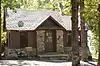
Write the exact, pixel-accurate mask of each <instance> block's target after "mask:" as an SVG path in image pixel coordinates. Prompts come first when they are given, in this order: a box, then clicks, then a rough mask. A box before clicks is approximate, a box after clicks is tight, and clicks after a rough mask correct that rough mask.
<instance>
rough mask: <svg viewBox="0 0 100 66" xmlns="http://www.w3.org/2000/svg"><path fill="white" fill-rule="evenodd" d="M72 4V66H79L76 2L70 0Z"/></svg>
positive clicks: (76, 0) (75, 0)
mask: <svg viewBox="0 0 100 66" xmlns="http://www.w3.org/2000/svg"><path fill="white" fill-rule="evenodd" d="M71 4H72V66H80V56H79V45H78V0H71Z"/></svg>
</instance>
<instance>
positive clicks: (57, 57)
mask: <svg viewBox="0 0 100 66" xmlns="http://www.w3.org/2000/svg"><path fill="white" fill-rule="evenodd" d="M38 57H39V58H40V60H66V59H67V57H68V55H67V54H52V55H46V54H45V55H38Z"/></svg>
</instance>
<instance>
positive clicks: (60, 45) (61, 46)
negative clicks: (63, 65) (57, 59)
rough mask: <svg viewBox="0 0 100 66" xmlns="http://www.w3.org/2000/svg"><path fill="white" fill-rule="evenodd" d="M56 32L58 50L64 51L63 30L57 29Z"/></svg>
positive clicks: (59, 51)
mask: <svg viewBox="0 0 100 66" xmlns="http://www.w3.org/2000/svg"><path fill="white" fill-rule="evenodd" d="M56 33H57V52H58V53H64V44H63V30H56Z"/></svg>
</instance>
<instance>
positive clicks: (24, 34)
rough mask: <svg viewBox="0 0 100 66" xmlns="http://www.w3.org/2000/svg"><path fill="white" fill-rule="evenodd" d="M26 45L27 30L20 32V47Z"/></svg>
mask: <svg viewBox="0 0 100 66" xmlns="http://www.w3.org/2000/svg"><path fill="white" fill-rule="evenodd" d="M27 46H28V32H25V31H21V32H20V47H21V48H24V47H27Z"/></svg>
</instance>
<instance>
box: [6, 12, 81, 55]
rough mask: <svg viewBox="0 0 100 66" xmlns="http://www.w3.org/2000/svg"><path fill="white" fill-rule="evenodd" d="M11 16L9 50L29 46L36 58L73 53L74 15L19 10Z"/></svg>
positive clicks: (7, 23) (9, 17)
mask: <svg viewBox="0 0 100 66" xmlns="http://www.w3.org/2000/svg"><path fill="white" fill-rule="evenodd" d="M8 14H9V16H8V17H7V18H6V29H7V44H8V49H13V50H14V49H24V48H29V47H30V48H31V50H32V53H33V55H39V54H45V53H49V52H56V53H68V52H71V42H72V41H71V30H72V29H71V27H72V26H71V16H61V15H60V14H59V13H58V12H55V11H31V10H18V11H17V12H16V13H14V12H13V11H11V10H9V11H8ZM79 45H80V31H79ZM80 46H81V45H80Z"/></svg>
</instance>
